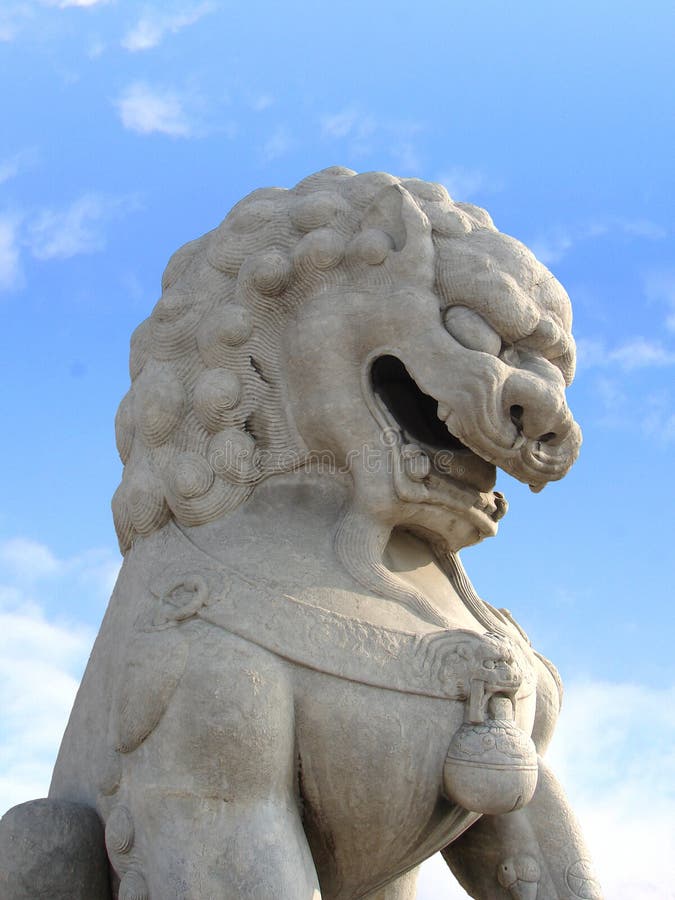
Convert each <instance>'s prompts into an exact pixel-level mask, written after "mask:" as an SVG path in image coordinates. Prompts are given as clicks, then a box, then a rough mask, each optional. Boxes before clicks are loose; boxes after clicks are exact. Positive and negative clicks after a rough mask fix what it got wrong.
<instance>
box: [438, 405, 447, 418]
mask: <svg viewBox="0 0 675 900" xmlns="http://www.w3.org/2000/svg"><path fill="white" fill-rule="evenodd" d="M449 415H450V407H449V406H446V405H445V403H439V404H438V418H439V419H440V420H441V421H442V422H445V420H446V419H447V418H448V416H449Z"/></svg>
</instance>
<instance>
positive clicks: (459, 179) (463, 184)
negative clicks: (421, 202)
mask: <svg viewBox="0 0 675 900" xmlns="http://www.w3.org/2000/svg"><path fill="white" fill-rule="evenodd" d="M436 180H437V181H438V182H439V183H440V184H442V185H444V186H445V187H446V188H447V191H448V193H449V194H450V196H451V197H452V198H453V199H455V200H471V199H473V198H474V197H476V196H477V195H480V194H491V193H494V192H495V191H497V190H501V186H500V185H499V184H498V182H497V181H496V180H495V179H494V178H492V177H491V176H489V175H488V174H487V173H486V172H483V171H482V170H481V169H476V168H466V167H464V166H451V167H450V168H449V169H445V170H444V171H443V172H442V173H441V175H440V176H439V177H438V178H437V179H436Z"/></svg>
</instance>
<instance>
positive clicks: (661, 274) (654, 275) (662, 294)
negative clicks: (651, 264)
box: [645, 269, 675, 331]
mask: <svg viewBox="0 0 675 900" xmlns="http://www.w3.org/2000/svg"><path fill="white" fill-rule="evenodd" d="M645 295H646V297H647V299H648V300H651V301H656V302H658V303H665V304H666V306H667V307H668V309H669V313H668V316H667V318H666V327H667V328H668V330H669V331H675V269H660V270H657V271H654V272H649V274H648V275H647V277H646V278H645Z"/></svg>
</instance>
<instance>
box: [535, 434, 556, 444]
mask: <svg viewBox="0 0 675 900" xmlns="http://www.w3.org/2000/svg"><path fill="white" fill-rule="evenodd" d="M555 437H556V433H555V431H547V432H546V434H542V435H541V436H540V437H538V438H537V440H538V441H539V443H540V444H547V443H548V442H549V441H552V440H553V439H554V438H555Z"/></svg>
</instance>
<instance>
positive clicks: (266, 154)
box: [262, 125, 294, 163]
mask: <svg viewBox="0 0 675 900" xmlns="http://www.w3.org/2000/svg"><path fill="white" fill-rule="evenodd" d="M293 145H294V141H293V138H292V137H291V134H290V132H289V130H288V128H286V126H285V125H280V126H279V127H278V128H277V129H276V130H275V131H274V132H273V134H272V135H271V136H270V137H269V138H268V140H267V141H265V143H264V144H263V147H262V158H263V161H264V162H266V163H269V162H272V161H273V160H275V159H279V157H280V156H284V155H285V154H286V153H288V151H289V150H290V149H291V148H292V147H293Z"/></svg>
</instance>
